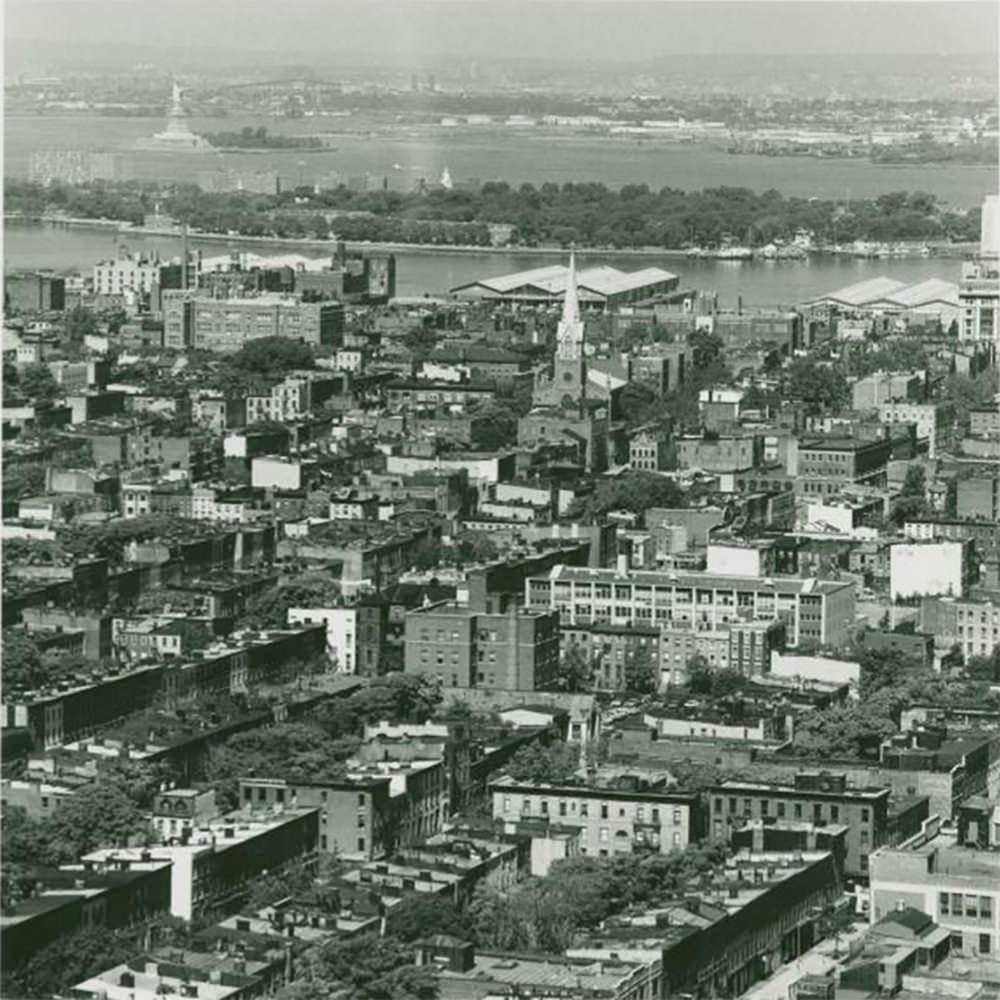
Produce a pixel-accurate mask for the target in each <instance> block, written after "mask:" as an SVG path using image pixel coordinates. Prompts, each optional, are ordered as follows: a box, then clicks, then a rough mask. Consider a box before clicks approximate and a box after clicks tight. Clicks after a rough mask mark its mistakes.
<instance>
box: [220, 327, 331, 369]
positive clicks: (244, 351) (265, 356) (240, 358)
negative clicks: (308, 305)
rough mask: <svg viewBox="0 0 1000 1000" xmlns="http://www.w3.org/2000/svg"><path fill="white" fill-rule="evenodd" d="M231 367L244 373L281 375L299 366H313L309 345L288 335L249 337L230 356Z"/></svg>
mask: <svg viewBox="0 0 1000 1000" xmlns="http://www.w3.org/2000/svg"><path fill="white" fill-rule="evenodd" d="M229 363H230V365H231V366H232V368H233V369H234V370H236V371H238V372H241V373H243V374H245V375H251V376H257V377H261V378H281V377H282V376H284V375H286V374H287V373H288V372H290V371H294V370H295V369H299V368H312V367H313V365H314V359H313V352H312V348H311V347H310V346H309V345H308V344H305V343H303V342H302V341H299V340H292V339H290V338H288V337H257V338H256V339H254V340H248V341H247V342H246V343H245V344H244V345H243V346H242V347H241V348H240V349H239V350H238V351H237V352H236V353H235V354H234V355H233V356H232V357H231V358H230V359H229Z"/></svg>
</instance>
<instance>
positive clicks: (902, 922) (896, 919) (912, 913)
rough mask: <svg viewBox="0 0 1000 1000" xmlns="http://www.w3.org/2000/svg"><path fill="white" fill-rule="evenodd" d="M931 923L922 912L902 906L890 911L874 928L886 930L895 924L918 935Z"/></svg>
mask: <svg viewBox="0 0 1000 1000" xmlns="http://www.w3.org/2000/svg"><path fill="white" fill-rule="evenodd" d="M933 923H934V921H933V920H932V919H931V918H930V917H929V916H928V915H927V914H926V913H924V912H923V911H922V910H917V909H915V908H914V907H912V906H902V907H900V908H899V909H896V910H890V911H889V912H888V913H887V914H886V915H885V916H884V917H882V919H881V920H879V921H878V922H877V923H876V925H875V926H876V927H879V928H881V929H882V930H887V929H888V928H889V927H890V926H891V925H892V924H896V925H897V926H899V927H905V928H906V929H907V930H908V931H911V932H912V933H914V934H917V935H919V934H922V933H923V931H924V930H926V929H927V928H928V927H929V926H931V925H932V924H933Z"/></svg>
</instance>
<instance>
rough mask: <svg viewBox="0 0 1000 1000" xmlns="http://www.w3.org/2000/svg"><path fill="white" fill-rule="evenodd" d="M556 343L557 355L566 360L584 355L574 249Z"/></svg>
mask: <svg viewBox="0 0 1000 1000" xmlns="http://www.w3.org/2000/svg"><path fill="white" fill-rule="evenodd" d="M556 345H557V346H556V357H557V358H560V359H562V360H564V361H577V360H579V359H580V358H581V357H582V356H583V320H582V319H580V300H579V298H578V297H577V290H576V254H575V253H574V251H573V250H572V249H571V250H570V252H569V273H568V274H567V276H566V294H565V295H564V296H563V311H562V319H560V320H559V330H558V332H557V333H556Z"/></svg>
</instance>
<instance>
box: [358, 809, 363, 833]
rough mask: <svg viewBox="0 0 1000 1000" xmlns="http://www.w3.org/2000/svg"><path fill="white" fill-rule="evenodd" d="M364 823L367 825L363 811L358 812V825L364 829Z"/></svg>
mask: <svg viewBox="0 0 1000 1000" xmlns="http://www.w3.org/2000/svg"><path fill="white" fill-rule="evenodd" d="M364 825H365V817H364V814H363V813H359V814H358V826H360V827H361V828H362V829H364Z"/></svg>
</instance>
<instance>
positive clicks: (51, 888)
mask: <svg viewBox="0 0 1000 1000" xmlns="http://www.w3.org/2000/svg"><path fill="white" fill-rule="evenodd" d="M173 874H174V872H173V866H172V865H171V863H170V861H169V860H168V859H164V858H155V859H154V858H152V857H149V858H146V859H145V860H139V861H137V862H136V863H135V864H132V865H128V866H125V867H121V868H115V867H110V868H107V869H105V870H100V869H95V868H94V867H92V866H90V865H88V864H86V863H84V864H83V865H65V866H63V867H61V868H57V869H48V870H45V871H37V872H36V873H35V891H34V894H33V895H32V896H31V897H30V898H28V899H26V900H23V901H22V902H20V903H18V904H16V905H14V906H13V907H10V908H7V907H5V908H4V912H3V914H2V915H0V960H2V962H3V967H4V970H5V972H9V971H10V970H13V969H16V968H18V967H19V966H21V965H24V964H25V963H27V962H30V961H31V960H32V959H33V958H34V956H35V954H36V953H37V952H38V951H40V950H41V949H42V948H44V947H45V946H46V945H48V944H51V943H52V942H53V941H56V940H58V939H59V938H62V937H68V936H69V935H70V934H74V933H76V932H77V931H80V930H83V929H85V928H106V929H107V930H109V931H110V930H116V929H118V928H124V927H131V926H134V925H138V924H142V923H144V922H145V921H148V920H150V919H151V918H153V917H154V916H157V915H160V914H163V913H166V912H167V911H168V910H169V908H170V904H171V879H172V878H173Z"/></svg>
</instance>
